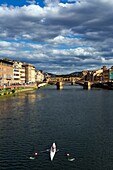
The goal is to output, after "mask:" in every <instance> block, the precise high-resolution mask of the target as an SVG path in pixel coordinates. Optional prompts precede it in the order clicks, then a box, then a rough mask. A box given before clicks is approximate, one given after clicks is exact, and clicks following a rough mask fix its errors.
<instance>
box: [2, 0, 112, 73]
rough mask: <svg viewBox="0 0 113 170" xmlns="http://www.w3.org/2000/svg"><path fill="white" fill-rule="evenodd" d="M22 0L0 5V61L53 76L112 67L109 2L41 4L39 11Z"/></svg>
mask: <svg viewBox="0 0 113 170" xmlns="http://www.w3.org/2000/svg"><path fill="white" fill-rule="evenodd" d="M27 2H29V4H30V5H24V6H22V7H18V6H16V7H14V6H9V7H8V6H7V5H5V6H3V5H2V6H0V57H9V58H13V59H22V60H24V61H27V62H29V63H32V64H34V65H35V66H37V69H38V68H39V69H44V70H45V71H49V72H55V73H56V72H59V71H58V70H62V72H64V73H65V72H70V71H77V70H83V69H87V68H89V69H93V67H94V68H100V67H101V66H102V65H103V64H106V65H107V66H108V67H110V66H111V65H112V56H113V47H112V42H113V37H112V30H113V22H112V21H113V2H112V1H108V0H98V1H97V0H92V1H90V0H81V1H80V2H78V1H75V3H71V2H73V1H71V0H68V1H67V3H65V4H64V3H63V2H59V1H58V0H55V1H52V0H45V1H44V3H45V6H44V7H43V8H42V7H40V6H39V5H38V4H36V1H35V0H33V1H30V0H28V1H27ZM68 2H70V3H68ZM72 65H73V67H72ZM74 66H75V67H74ZM59 68H61V69H59Z"/></svg>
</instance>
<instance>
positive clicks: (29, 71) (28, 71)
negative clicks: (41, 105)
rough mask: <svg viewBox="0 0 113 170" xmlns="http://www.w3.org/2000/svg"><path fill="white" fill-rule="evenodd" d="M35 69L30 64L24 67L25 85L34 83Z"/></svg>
mask: <svg viewBox="0 0 113 170" xmlns="http://www.w3.org/2000/svg"><path fill="white" fill-rule="evenodd" d="M35 77H36V76H35V67H34V66H33V65H31V64H26V65H25V80H26V83H34V82H35Z"/></svg>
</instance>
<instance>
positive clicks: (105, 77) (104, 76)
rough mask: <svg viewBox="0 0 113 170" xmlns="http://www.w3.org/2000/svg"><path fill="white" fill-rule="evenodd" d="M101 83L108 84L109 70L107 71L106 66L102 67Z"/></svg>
mask: <svg viewBox="0 0 113 170" xmlns="http://www.w3.org/2000/svg"><path fill="white" fill-rule="evenodd" d="M102 69H103V78H102V79H103V81H104V82H108V81H109V69H107V67H106V66H103V68H102Z"/></svg>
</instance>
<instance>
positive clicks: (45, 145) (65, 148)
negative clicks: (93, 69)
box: [0, 85, 113, 170]
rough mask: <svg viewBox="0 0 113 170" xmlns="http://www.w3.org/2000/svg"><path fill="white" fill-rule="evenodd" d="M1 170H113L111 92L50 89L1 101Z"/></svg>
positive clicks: (52, 87) (112, 92) (71, 87)
mask: <svg viewBox="0 0 113 170" xmlns="http://www.w3.org/2000/svg"><path fill="white" fill-rule="evenodd" d="M53 142H55V143H56V144H57V149H58V152H57V153H56V155H55V157H54V160H53V161H52V162H51V161H50V158H49V148H50V147H51V145H52V143H53ZM35 153H37V155H36V156H35ZM67 154H70V158H74V160H73V161H70V159H69V158H68V156H67ZM34 158H35V159H34ZM0 170H113V91H112V90H103V89H93V90H83V89H82V87H80V86H76V85H74V86H71V85H66V86H64V89H63V90H56V87H55V86H49V87H46V88H42V89H40V90H36V91H31V92H26V93H20V94H18V95H15V96H11V97H5V98H0Z"/></svg>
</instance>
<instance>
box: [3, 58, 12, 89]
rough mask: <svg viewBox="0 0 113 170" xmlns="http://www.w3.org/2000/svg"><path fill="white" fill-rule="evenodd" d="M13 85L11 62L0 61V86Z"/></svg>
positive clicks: (6, 60)
mask: <svg viewBox="0 0 113 170" xmlns="http://www.w3.org/2000/svg"><path fill="white" fill-rule="evenodd" d="M12 83H13V62H11V61H9V60H8V59H0V85H1V86H3V85H10V84H12Z"/></svg>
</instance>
